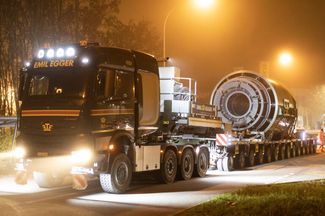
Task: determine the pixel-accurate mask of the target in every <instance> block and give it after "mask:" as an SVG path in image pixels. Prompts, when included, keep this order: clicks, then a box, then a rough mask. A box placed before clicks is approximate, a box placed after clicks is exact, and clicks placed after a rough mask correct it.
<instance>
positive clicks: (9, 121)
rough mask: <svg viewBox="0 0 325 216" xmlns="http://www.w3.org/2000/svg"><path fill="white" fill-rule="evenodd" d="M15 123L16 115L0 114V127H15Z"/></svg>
mask: <svg viewBox="0 0 325 216" xmlns="http://www.w3.org/2000/svg"><path fill="white" fill-rule="evenodd" d="M16 125H17V117H15V116H13V117H1V116H0V128H6V127H9V128H10V127H16Z"/></svg>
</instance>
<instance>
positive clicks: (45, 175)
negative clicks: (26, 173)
mask: <svg viewBox="0 0 325 216" xmlns="http://www.w3.org/2000/svg"><path fill="white" fill-rule="evenodd" d="M33 178H34V181H35V182H36V184H37V185H38V186H39V187H40V188H52V187H58V186H60V185H62V183H63V179H64V176H63V175H61V174H56V173H50V172H39V171H34V172H33Z"/></svg>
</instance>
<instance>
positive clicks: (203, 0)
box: [194, 0, 214, 8]
mask: <svg viewBox="0 0 325 216" xmlns="http://www.w3.org/2000/svg"><path fill="white" fill-rule="evenodd" d="M194 3H195V4H196V5H197V6H198V7H200V8H209V7H211V5H213V3H214V0H194Z"/></svg>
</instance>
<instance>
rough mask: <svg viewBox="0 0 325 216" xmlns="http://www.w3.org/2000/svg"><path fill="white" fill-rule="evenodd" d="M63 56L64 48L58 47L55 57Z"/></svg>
mask: <svg viewBox="0 0 325 216" xmlns="http://www.w3.org/2000/svg"><path fill="white" fill-rule="evenodd" d="M63 56H64V49H63V48H59V49H57V50H56V57H57V58H62V57H63Z"/></svg>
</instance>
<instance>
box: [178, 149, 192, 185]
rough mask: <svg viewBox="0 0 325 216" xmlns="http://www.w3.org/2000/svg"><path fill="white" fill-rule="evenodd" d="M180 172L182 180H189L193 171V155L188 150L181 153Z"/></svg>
mask: <svg viewBox="0 0 325 216" xmlns="http://www.w3.org/2000/svg"><path fill="white" fill-rule="evenodd" d="M180 171H181V178H182V179H184V180H189V179H191V178H192V175H193V171H194V154H193V151H192V150H191V149H189V148H187V149H185V150H184V151H183V154H182V158H181V167H180Z"/></svg>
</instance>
